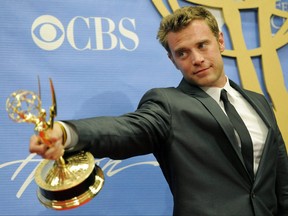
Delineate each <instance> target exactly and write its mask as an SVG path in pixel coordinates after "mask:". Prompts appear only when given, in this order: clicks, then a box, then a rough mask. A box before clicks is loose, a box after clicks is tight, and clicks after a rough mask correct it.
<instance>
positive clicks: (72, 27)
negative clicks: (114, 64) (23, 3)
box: [31, 15, 139, 51]
mask: <svg viewBox="0 0 288 216" xmlns="http://www.w3.org/2000/svg"><path fill="white" fill-rule="evenodd" d="M135 30H136V21H135V19H131V18H127V17H125V18H122V19H120V21H119V23H118V25H116V23H115V22H114V21H113V20H112V19H110V18H107V17H82V16H77V17H74V18H72V19H71V20H70V21H69V23H68V25H67V26H66V27H65V26H63V24H62V23H61V21H60V20H59V19H57V18H56V17H54V16H51V15H43V16H40V17H38V18H37V19H35V20H34V22H33V24H32V26H31V35H32V39H33V41H34V43H35V44H36V45H37V46H38V47H40V48H41V49H43V50H47V51H51V50H56V49H58V48H59V47H61V45H62V44H63V42H64V41H65V39H67V42H68V43H69V44H70V46H71V47H72V48H73V49H75V50H78V51H83V50H113V49H115V48H117V46H118V47H119V49H120V50H126V51H133V50H135V49H136V48H137V47H138V45H139V37H138V35H137V34H136V32H135Z"/></svg>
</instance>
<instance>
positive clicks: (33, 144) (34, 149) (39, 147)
mask: <svg viewBox="0 0 288 216" xmlns="http://www.w3.org/2000/svg"><path fill="white" fill-rule="evenodd" d="M46 150H47V146H46V145H45V144H43V143H42V142H41V139H40V137H38V136H36V135H33V136H32V137H31V139H30V146H29V151H30V152H31V153H37V154H43V153H45V152H46Z"/></svg>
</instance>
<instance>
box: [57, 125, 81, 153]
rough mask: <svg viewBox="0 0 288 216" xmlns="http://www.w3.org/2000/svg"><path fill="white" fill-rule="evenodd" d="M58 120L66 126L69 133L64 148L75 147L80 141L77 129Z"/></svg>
mask: <svg viewBox="0 0 288 216" xmlns="http://www.w3.org/2000/svg"><path fill="white" fill-rule="evenodd" d="M57 122H58V123H59V124H61V125H62V126H63V127H64V129H65V131H66V133H67V139H66V142H65V143H64V148H65V149H70V148H73V147H74V146H75V145H76V144H77V142H78V135H77V133H76V131H75V130H74V129H73V128H72V127H71V126H69V125H68V124H66V123H64V122H62V121H57Z"/></svg>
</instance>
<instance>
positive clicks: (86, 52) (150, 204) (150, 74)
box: [0, 0, 288, 216]
mask: <svg viewBox="0 0 288 216" xmlns="http://www.w3.org/2000/svg"><path fill="white" fill-rule="evenodd" d="M269 1H271V0H269ZM201 2H202V3H203V4H204V3H207V2H208V3H209V2H211V1H205V0H203V1H183V0H179V1H176V0H174V1H172V0H171V1H169V0H167V1H165V0H163V1H162V0H160V1H157V0H154V1H149V0H125V1H124V0H122V1H120V0H110V1H103V0H81V1H80V0H69V1H59V0H49V1H45V0H38V1H33V0H26V1H22V0H1V2H0V68H1V74H0V137H1V143H0V155H1V156H0V191H1V193H0V209H1V210H0V215H31V216H32V215H41V216H43V215H171V212H172V197H171V194H170V191H169V188H168V186H167V184H166V182H165V180H164V178H163V176H162V173H161V171H160V169H159V167H158V164H157V162H156V161H155V158H154V157H153V156H152V155H146V156H141V157H135V158H130V159H127V160H123V161H121V160H119V161H113V160H110V159H109V158H104V159H101V160H96V162H97V163H98V164H99V166H100V167H102V169H103V171H104V174H105V178H106V181H105V185H104V188H103V190H102V191H101V192H100V193H99V195H98V196H96V197H95V198H94V199H93V200H92V201H90V202H89V203H87V204H85V205H83V206H81V207H79V208H76V209H73V210H68V211H61V212H59V211H54V210H50V209H46V208H45V207H44V206H42V205H41V204H40V203H39V202H38V200H37V196H36V190H37V185H36V184H35V182H34V179H33V178H34V177H33V174H34V171H35V170H34V169H35V168H36V166H37V165H38V164H39V162H40V161H41V158H40V157H38V156H35V155H33V154H31V155H30V154H29V151H28V146H29V138H30V136H31V135H32V134H33V130H34V125H32V124H27V123H22V124H17V123H15V122H13V121H12V120H11V119H10V118H9V117H8V115H7V112H6V110H5V104H6V99H7V97H8V96H9V95H10V94H11V93H12V92H14V91H16V90H19V89H25V90H31V91H35V92H38V84H37V82H38V81H37V77H38V76H39V78H40V80H41V87H42V88H41V93H42V103H43V108H44V109H46V110H49V107H50V105H51V94H50V86H49V78H52V80H53V83H54V87H55V90H56V97H57V104H58V116H57V118H56V120H62V119H63V120H64V119H78V118H84V117H91V116H99V115H113V116H116V115H120V114H123V113H126V112H130V111H133V110H135V109H136V107H137V104H138V102H139V99H140V98H141V96H142V95H143V94H144V93H145V92H146V91H147V90H149V89H150V88H153V87H168V86H177V85H178V83H179V81H180V79H181V74H180V72H179V71H177V70H176V69H175V68H174V66H173V64H172V63H171V62H170V60H169V59H168V58H167V55H166V52H165V50H164V49H163V48H162V47H161V45H160V44H159V43H158V41H157V40H156V34H157V30H158V26H159V23H160V21H161V18H162V16H163V15H164V14H166V13H169V12H171V11H172V10H174V9H175V7H178V6H183V5H192V4H193V3H201ZM218 2H221V1H220V0H219V1H218ZM227 2H228V1H227ZM230 2H232V4H237V3H240V2H242V1H239V0H238V1H237V0H235V1H233V0H230ZM249 2H252V1H249ZM273 7H275V8H276V9H277V10H279V11H282V12H285V14H286V18H287V8H288V7H287V0H281V1H275V3H274V2H273ZM248 9H249V8H248ZM212 11H213V13H214V14H215V16H216V17H217V19H218V21H219V25H220V27H221V30H222V31H224V34H225V38H226V39H227V40H226V46H227V49H230V50H231V49H233V44H232V39H231V38H230V36H231V35H230V34H229V29H228V28H227V26H225V22H224V20H223V17H222V14H221V12H220V11H221V10H212ZM286 18H283V17H279V16H278V17H277V16H273V17H271V19H270V21H268V22H269V26H270V27H271V35H273V34H276V33H277V31H278V30H279V29H280V28H281V27H282V26H283V25H286V32H287V21H286ZM241 19H242V20H241V23H242V32H243V34H244V35H245V37H244V38H245V41H246V45H247V47H248V48H250V49H252V48H255V47H257V46H259V45H260V41H259V37H258V36H259V35H258V33H257V32H258V24H257V23H258V21H259V20H258V19H257V11H255V10H246V11H243V12H241ZM285 21H286V24H285ZM285 40H286V43H285V44H287V34H286V39H285ZM248 48H247V49H248ZM277 54H278V57H279V60H280V65H281V70H280V73H281V74H282V75H283V80H284V82H283V83H280V85H281V86H284V88H285V89H286V86H287V84H288V62H287V56H288V47H287V45H284V46H282V45H281V47H280V48H279V49H277ZM253 62H254V65H255V67H256V71H257V72H258V77H259V83H260V84H261V86H263V85H264V84H265V83H264V81H265V80H264V78H263V77H262V76H261V74H262V73H261V69H262V67H261V62H260V61H259V59H257V58H255V59H254V60H253ZM236 66H237V62H236V61H235V59H233V58H231V57H225V71H226V73H227V74H228V76H229V77H230V78H231V79H232V80H234V81H235V82H237V83H239V84H241V79H240V72H239V70H238V69H237V67H236ZM271 73H274V71H271ZM275 85H278V84H277V83H275ZM264 93H265V94H266V93H267V92H264ZM286 93H287V92H286ZM267 95H268V94H267ZM270 99H271V98H270ZM283 106H286V107H287V101H283ZM282 129H283V128H282ZM286 129H287V128H286Z"/></svg>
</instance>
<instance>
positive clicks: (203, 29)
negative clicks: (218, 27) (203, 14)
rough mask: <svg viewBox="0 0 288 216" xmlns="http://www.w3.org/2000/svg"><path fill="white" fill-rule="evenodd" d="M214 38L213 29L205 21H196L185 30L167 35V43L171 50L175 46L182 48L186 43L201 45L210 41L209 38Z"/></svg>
mask: <svg viewBox="0 0 288 216" xmlns="http://www.w3.org/2000/svg"><path fill="white" fill-rule="evenodd" d="M211 37H214V35H213V33H212V31H211V29H210V28H209V26H208V25H207V23H206V21H204V20H194V21H192V22H191V23H189V25H187V26H186V27H185V28H184V29H181V30H180V31H177V32H169V33H168V34H167V42H168V45H169V47H170V49H171V48H175V46H180V45H181V44H183V43H184V44H185V43H188V42H189V43H190V45H191V44H193V43H199V42H200V41H203V40H208V39H209V38H211Z"/></svg>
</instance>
